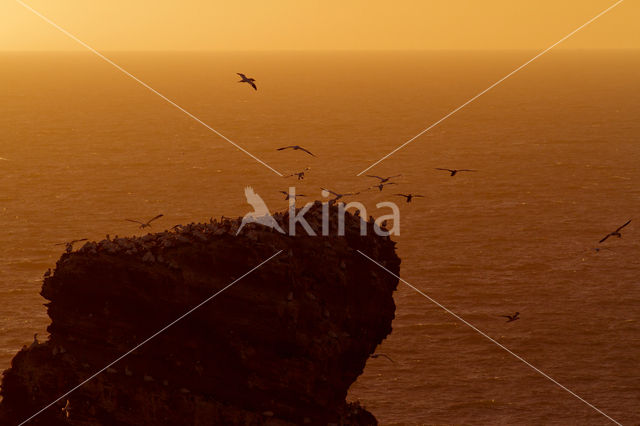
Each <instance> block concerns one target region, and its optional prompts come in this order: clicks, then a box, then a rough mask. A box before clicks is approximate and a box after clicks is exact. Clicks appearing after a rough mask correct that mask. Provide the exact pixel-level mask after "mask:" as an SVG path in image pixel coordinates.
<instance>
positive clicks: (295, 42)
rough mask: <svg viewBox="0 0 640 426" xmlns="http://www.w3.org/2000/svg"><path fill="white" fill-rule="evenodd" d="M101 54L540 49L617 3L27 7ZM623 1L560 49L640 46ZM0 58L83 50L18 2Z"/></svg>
mask: <svg viewBox="0 0 640 426" xmlns="http://www.w3.org/2000/svg"><path fill="white" fill-rule="evenodd" d="M24 1H25V2H26V3H28V4H30V5H31V6H32V7H33V8H35V9H37V10H39V11H40V12H42V13H43V14H45V15H46V16H48V17H49V18H50V19H52V20H53V21H55V22H56V23H58V24H59V25H60V26H62V27H64V28H66V29H67V30H68V31H70V32H71V33H73V34H75V35H76V36H78V37H79V38H80V39H82V40H84V41H85V42H87V43H88V44H90V45H92V46H93V47H95V48H96V49H98V50H281V49H284V50H289V49H293V50H335V49H343V50H353V49H358V50H360V49H361V50H375V49H383V50H388V49H391V50H396V49H522V48H524V49H540V48H544V47H547V46H548V45H550V44H552V43H554V42H555V41H557V40H558V39H560V38H561V37H563V36H564V35H566V34H567V33H569V32H570V31H572V30H573V29H575V28H576V27H578V26H580V25H581V24H583V23H584V22H586V21H587V20H589V19H590V18H592V17H593V16H595V15H596V14H598V13H599V12H600V11H602V10H604V9H606V8H607V7H608V6H610V5H612V4H613V3H615V0H395V1H391V0H321V1H320V0H238V1H228V0H224V1H222V0H92V1H87V0H56V1H52V0H24ZM639 21H640V1H638V0H626V1H624V2H623V3H622V4H620V5H619V6H618V7H616V8H615V9H613V10H612V11H611V12H609V13H608V14H607V15H605V16H603V17H602V18H600V19H599V20H598V21H596V22H594V23H593V24H592V25H590V26H589V27H587V28H586V29H584V30H582V31H581V32H580V33H578V34H576V35H575V36H574V37H572V38H571V39H570V40H568V41H567V42H566V44H563V45H562V46H561V47H563V48H638V47H640V32H639V31H638V22H639ZM0 50H46V51H49V50H54V51H55V50H82V47H81V46H79V45H77V44H76V43H75V42H73V41H71V40H70V39H68V38H66V36H64V35H63V34H61V33H60V32H58V31H57V30H55V29H54V28H52V27H51V26H49V24H47V23H45V22H44V21H42V20H41V19H40V18H38V17H36V16H35V15H34V14H33V13H32V12H30V11H28V10H26V9H25V8H23V7H22V6H21V5H19V4H18V3H17V2H15V1H14V0H3V1H2V2H0Z"/></svg>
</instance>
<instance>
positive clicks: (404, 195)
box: [393, 194, 415, 198]
mask: <svg viewBox="0 0 640 426" xmlns="http://www.w3.org/2000/svg"><path fill="white" fill-rule="evenodd" d="M393 195H398V196H400V197H405V198H409V196H408V195H406V194H393ZM414 197H415V195H414Z"/></svg>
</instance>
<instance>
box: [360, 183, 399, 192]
mask: <svg viewBox="0 0 640 426" xmlns="http://www.w3.org/2000/svg"><path fill="white" fill-rule="evenodd" d="M387 185H397V183H395V182H387V183H384V182H380V183H379V184H378V185H373V186H370V187H369V188H367V189H373V188H378V189H379V190H380V191H381V192H382V188H384V187H385V186H387Z"/></svg>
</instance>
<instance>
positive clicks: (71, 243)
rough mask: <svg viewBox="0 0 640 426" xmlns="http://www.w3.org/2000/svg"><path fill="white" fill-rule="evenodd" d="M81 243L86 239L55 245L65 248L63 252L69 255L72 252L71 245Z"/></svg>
mask: <svg viewBox="0 0 640 426" xmlns="http://www.w3.org/2000/svg"><path fill="white" fill-rule="evenodd" d="M82 241H87V239H86V238H82V239H80V240H73V241H69V242H67V243H58V244H56V245H57V246H65V248H64V250H65V252H67V253H71V252H72V251H73V245H74V244H75V243H81V242H82Z"/></svg>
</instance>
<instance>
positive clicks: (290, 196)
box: [280, 191, 306, 200]
mask: <svg viewBox="0 0 640 426" xmlns="http://www.w3.org/2000/svg"><path fill="white" fill-rule="evenodd" d="M280 193H282V194H284V195H285V197H284V199H285V200H288V199H289V198H294V199H295V198H296V197H306V195H304V194H295V195H292V194H289V193H288V192H285V191H280Z"/></svg>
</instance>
